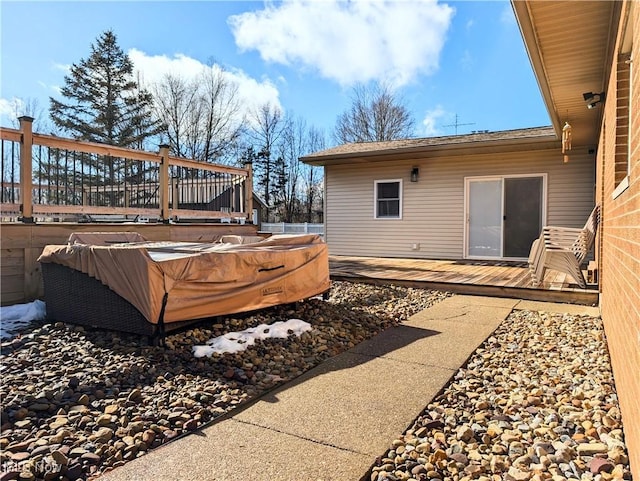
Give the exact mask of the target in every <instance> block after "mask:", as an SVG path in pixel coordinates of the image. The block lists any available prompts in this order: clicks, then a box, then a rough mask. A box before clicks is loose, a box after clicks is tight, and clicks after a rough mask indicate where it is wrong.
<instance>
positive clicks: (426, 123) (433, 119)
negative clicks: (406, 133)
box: [422, 105, 447, 137]
mask: <svg viewBox="0 0 640 481" xmlns="http://www.w3.org/2000/svg"><path fill="white" fill-rule="evenodd" d="M446 114H447V112H446V111H445V110H444V109H443V108H442V107H441V106H440V105H438V106H437V107H436V108H435V109H433V110H429V111H427V113H426V114H425V116H424V118H423V119H422V133H423V135H424V136H425V137H435V136H438V135H442V131H441V130H440V129H439V128H438V127H437V126H436V123H437V122H439V121H440V119H442V117H444V116H445V115H446Z"/></svg>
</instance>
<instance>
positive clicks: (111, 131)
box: [49, 31, 160, 147]
mask: <svg viewBox="0 0 640 481" xmlns="http://www.w3.org/2000/svg"><path fill="white" fill-rule="evenodd" d="M64 82H65V85H64V87H62V89H61V91H60V93H61V94H62V96H63V97H64V98H65V99H66V102H65V101H60V100H56V99H54V98H50V102H51V106H50V109H49V111H50V114H51V118H52V120H53V122H54V123H55V125H57V126H58V127H60V128H61V129H62V130H63V131H66V132H68V133H69V134H71V136H73V137H74V138H75V139H78V140H85V141H89V142H99V143H103V144H109V145H117V146H120V147H139V146H140V145H141V142H142V141H144V140H145V139H146V138H148V137H150V136H152V135H155V134H157V133H158V132H159V130H160V125H159V123H158V121H156V120H154V119H153V116H152V115H151V106H152V97H151V94H150V93H149V92H147V91H146V90H144V89H141V88H139V86H138V84H137V82H136V81H135V80H134V78H133V63H132V62H131V60H130V59H129V57H128V56H127V55H126V54H125V53H124V52H123V51H122V49H121V48H120V47H119V46H118V44H117V39H116V36H115V34H114V33H113V32H112V31H106V32H104V33H103V34H102V35H100V37H98V39H97V41H96V43H95V44H92V45H91V55H90V56H89V58H87V59H81V60H80V62H79V63H78V64H73V65H72V66H71V71H70V74H69V75H66V76H65V78H64Z"/></svg>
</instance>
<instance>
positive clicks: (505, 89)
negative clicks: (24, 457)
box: [0, 0, 550, 144]
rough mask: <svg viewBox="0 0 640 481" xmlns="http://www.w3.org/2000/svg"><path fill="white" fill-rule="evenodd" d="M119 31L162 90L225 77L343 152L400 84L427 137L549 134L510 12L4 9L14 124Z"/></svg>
mask: <svg viewBox="0 0 640 481" xmlns="http://www.w3.org/2000/svg"><path fill="white" fill-rule="evenodd" d="M108 29H111V30H113V32H114V33H115V34H116V36H117V38H118V44H119V45H120V47H121V48H122V49H123V50H124V51H125V52H128V53H129V55H130V57H131V58H132V60H133V61H134V65H135V66H136V68H137V69H138V70H140V71H141V75H142V77H141V78H142V80H143V82H144V83H145V85H146V84H149V85H150V84H152V83H153V82H154V81H155V80H157V79H159V78H161V76H162V75H163V74H164V73H165V72H167V71H172V72H174V73H176V72H179V73H180V74H181V75H184V76H190V75H196V73H197V72H198V71H200V70H201V69H202V68H204V67H205V65H211V64H212V63H213V64H217V65H219V66H222V67H224V69H225V71H226V72H227V73H226V74H227V75H229V78H230V79H232V80H233V81H234V82H237V84H238V86H239V93H240V95H241V98H242V99H243V105H246V106H247V108H248V109H250V108H255V106H257V105H260V104H262V103H264V102H271V103H273V104H276V105H278V106H279V107H280V108H282V109H283V111H285V112H287V113H291V114H293V115H296V116H299V117H302V118H303V119H305V120H306V122H307V124H308V125H313V126H315V127H318V128H320V129H323V130H324V131H325V133H326V134H327V140H328V141H329V144H331V143H332V140H331V133H332V131H333V127H334V125H335V121H336V118H337V116H338V115H339V114H340V113H342V112H343V111H344V110H346V109H347V108H348V106H349V103H350V94H351V89H352V87H353V85H354V84H355V83H356V82H368V81H377V80H381V81H386V82H390V83H391V84H392V85H394V86H395V88H396V92H397V94H398V96H399V97H401V98H402V99H403V100H404V103H405V104H406V105H407V106H408V107H409V109H410V110H411V112H412V114H413V116H414V118H415V122H416V136H418V137H422V136H432V135H450V134H454V133H455V128H454V127H452V126H451V125H452V124H454V123H455V121H456V120H455V119H456V115H457V119H458V123H459V124H471V125H459V127H458V130H457V133H459V134H461V133H468V132H470V131H472V130H485V129H486V130H491V131H496V130H505V129H512V128H521V127H537V126H542V125H549V123H550V122H549V117H548V114H547V111H546V108H545V107H544V104H543V102H542V98H541V95H540V93H539V90H538V86H537V83H536V80H535V78H534V76H533V72H532V69H531V65H530V62H529V59H528V57H527V54H526V51H525V49H524V45H523V42H522V38H521V36H520V32H519V29H518V26H517V24H516V21H515V18H514V15H513V11H512V8H511V4H510V3H509V2H507V1H490V2H484V1H462V2H458V1H454V2H436V1H431V0H358V1H353V0H352V1H337V0H286V1H282V2H261V1H260V2H257V1H253V2H241V1H194V2H189V1H163V2H154V1H126V2H125V1H123V2H118V1H107V2H100V1H72V2H54V1H46V2H45V1H40V2H36V1H25V0H21V1H7V0H1V1H0V32H1V33H0V42H1V43H0V54H1V55H0V62H1V63H0V114H1V115H0V120H1V123H2V125H3V126H10V125H12V117H15V116H14V115H12V114H11V112H13V111H15V109H16V106H17V108H18V110H19V108H20V102H21V101H24V100H27V99H30V100H33V99H37V101H38V104H39V106H40V107H41V108H44V109H47V108H48V105H49V100H48V99H49V96H53V97H57V98H60V96H59V94H58V89H59V88H60V86H62V85H63V83H64V80H63V79H64V75H65V73H66V71H67V69H68V67H69V66H70V65H71V64H73V63H78V62H79V61H80V59H82V58H87V57H88V56H89V54H90V45H91V43H93V42H95V40H96V38H97V37H98V36H99V35H100V34H101V33H102V32H104V31H105V30H108Z"/></svg>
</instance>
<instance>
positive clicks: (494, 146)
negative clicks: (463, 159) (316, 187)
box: [300, 135, 560, 166]
mask: <svg viewBox="0 0 640 481" xmlns="http://www.w3.org/2000/svg"><path fill="white" fill-rule="evenodd" d="M514 148H515V149H517V150H519V151H525V150H546V149H559V148H560V140H559V139H558V137H557V136H555V135H547V136H544V137H524V138H518V139H503V140H491V141H483V142H464V143H456V144H440V145H422V146H418V147H406V148H400V149H384V150H374V151H369V152H346V153H340V154H333V155H332V154H329V155H323V156H318V157H315V156H305V157H300V161H301V162H304V163H305V164H309V165H313V166H323V165H335V164H343V163H361V162H376V161H384V160H388V159H390V158H394V159H401V158H415V156H416V155H419V154H432V156H434V155H433V154H437V156H441V154H443V155H452V154H456V155H464V154H484V153H493V152H504V151H507V150H513V149H514Z"/></svg>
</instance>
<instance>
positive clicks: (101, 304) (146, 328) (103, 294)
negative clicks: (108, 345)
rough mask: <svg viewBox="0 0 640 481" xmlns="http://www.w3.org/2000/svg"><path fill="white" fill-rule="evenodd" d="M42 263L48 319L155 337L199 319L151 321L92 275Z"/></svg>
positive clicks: (58, 265) (154, 338)
mask: <svg viewBox="0 0 640 481" xmlns="http://www.w3.org/2000/svg"><path fill="white" fill-rule="evenodd" d="M41 265H42V278H43V281H44V293H45V294H44V300H45V304H46V310H47V320H48V321H51V322H67V323H70V324H78V325H82V326H88V327H94V328H99V329H109V330H114V331H122V332H128V333H131V334H139V335H141V336H148V337H149V338H150V339H153V340H156V339H159V338H160V337H162V336H163V334H164V333H165V332H169V331H174V330H177V329H181V328H184V327H186V326H188V325H191V324H194V323H196V322H199V321H201V320H202V319H194V320H189V321H181V322H172V323H170V324H165V325H164V326H162V325H158V324H152V323H150V322H149V321H147V319H146V318H145V317H144V316H143V315H142V314H141V313H140V311H138V309H136V308H135V307H134V306H133V305H132V304H131V303H130V302H129V301H127V300H126V299H123V298H122V297H120V296H119V295H118V294H116V293H115V292H113V291H112V290H111V289H109V288H108V287H107V286H105V285H104V284H102V283H101V282H100V281H98V280H96V279H94V278H93V277H90V276H88V275H87V274H84V273H83V272H80V271H76V270H74V269H71V268H69V267H65V266H62V265H60V264H54V263H42V264H41Z"/></svg>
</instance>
